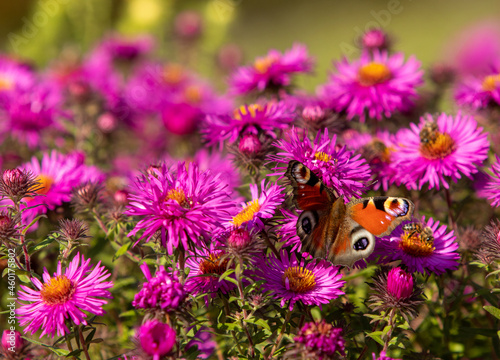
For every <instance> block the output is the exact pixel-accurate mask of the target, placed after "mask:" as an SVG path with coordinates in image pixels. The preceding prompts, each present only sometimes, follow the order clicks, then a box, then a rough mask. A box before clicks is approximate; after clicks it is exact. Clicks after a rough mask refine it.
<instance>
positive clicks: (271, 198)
mask: <svg viewBox="0 0 500 360" xmlns="http://www.w3.org/2000/svg"><path fill="white" fill-rule="evenodd" d="M249 186H250V193H251V195H252V200H251V201H249V202H248V203H246V204H245V203H243V204H242V206H241V209H238V212H237V213H235V215H234V216H233V218H232V220H231V221H230V223H229V224H228V225H229V226H234V227H240V226H242V225H244V224H247V227H248V228H249V229H252V228H256V229H260V230H262V229H263V228H264V223H263V221H262V220H263V219H270V218H272V217H273V215H274V212H275V210H276V208H277V207H278V205H281V204H282V203H283V200H284V199H285V194H284V193H283V190H285V188H284V186H279V185H278V183H277V182H276V183H268V184H267V185H266V183H265V180H262V182H261V184H260V188H261V191H260V195H259V187H258V186H257V185H255V184H250V185H249Z"/></svg>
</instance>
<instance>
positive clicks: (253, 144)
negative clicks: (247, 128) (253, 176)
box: [238, 134, 262, 155]
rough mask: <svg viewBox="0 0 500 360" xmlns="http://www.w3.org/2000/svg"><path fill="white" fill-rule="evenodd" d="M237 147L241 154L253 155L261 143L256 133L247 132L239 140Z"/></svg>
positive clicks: (260, 147)
mask: <svg viewBox="0 0 500 360" xmlns="http://www.w3.org/2000/svg"><path fill="white" fill-rule="evenodd" d="M238 148H239V150H240V151H241V152H242V153H243V154H246V155H255V154H257V153H258V152H259V151H260V150H261V149H262V144H261V142H260V140H259V137H258V136H257V135H254V134H247V135H244V136H243V138H242V139H241V140H240V144H239V146H238Z"/></svg>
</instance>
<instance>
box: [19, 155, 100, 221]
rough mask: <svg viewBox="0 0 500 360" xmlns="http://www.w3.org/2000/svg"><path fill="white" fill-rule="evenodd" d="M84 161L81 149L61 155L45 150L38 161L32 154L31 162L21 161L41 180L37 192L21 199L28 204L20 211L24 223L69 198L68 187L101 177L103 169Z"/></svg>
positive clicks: (97, 180)
mask: <svg viewBox="0 0 500 360" xmlns="http://www.w3.org/2000/svg"><path fill="white" fill-rule="evenodd" d="M84 161H85V158H84V155H83V154H82V153H72V154H68V155H63V154H60V153H58V152H57V151H55V150H53V151H52V152H50V153H44V154H43V157H42V159H41V161H38V159H36V158H35V157H33V159H32V160H31V162H29V163H26V164H24V165H22V168H23V169H24V170H28V171H31V172H32V173H33V175H35V176H36V178H37V180H38V181H39V182H40V184H41V185H40V186H39V188H38V190H37V191H36V193H38V194H39V196H35V197H33V198H32V197H26V198H25V199H24V200H25V201H26V203H27V204H26V206H23V208H28V207H29V209H26V210H25V211H24V212H23V221H24V222H25V224H27V223H29V222H31V220H33V219H34V218H35V217H36V216H37V215H40V214H44V213H46V212H47V210H54V209H55V208H56V207H57V206H60V205H62V203H63V202H68V201H70V199H71V191H72V190H73V189H74V188H75V187H77V186H79V185H81V184H83V183H85V182H88V181H94V182H100V181H101V180H102V178H103V175H102V173H101V172H100V171H99V170H98V169H97V168H95V167H92V166H86V165H85V164H84Z"/></svg>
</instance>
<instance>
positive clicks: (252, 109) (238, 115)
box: [234, 104, 264, 121]
mask: <svg viewBox="0 0 500 360" xmlns="http://www.w3.org/2000/svg"><path fill="white" fill-rule="evenodd" d="M262 110H264V107H263V106H262V105H259V104H251V105H248V106H245V105H242V106H240V107H239V108H238V109H236V110H234V118H235V119H236V120H240V121H241V119H243V116H245V115H248V114H250V116H251V117H253V118H254V117H255V116H257V111H262Z"/></svg>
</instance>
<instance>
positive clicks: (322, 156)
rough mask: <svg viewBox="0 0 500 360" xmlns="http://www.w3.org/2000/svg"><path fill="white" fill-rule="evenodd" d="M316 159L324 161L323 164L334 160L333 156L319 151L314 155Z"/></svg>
mask: <svg viewBox="0 0 500 360" xmlns="http://www.w3.org/2000/svg"><path fill="white" fill-rule="evenodd" d="M314 159H316V160H319V161H323V162H329V161H330V160H332V157H331V155H328V154H326V153H324V152H322V151H318V152H316V153H315V154H314Z"/></svg>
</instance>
